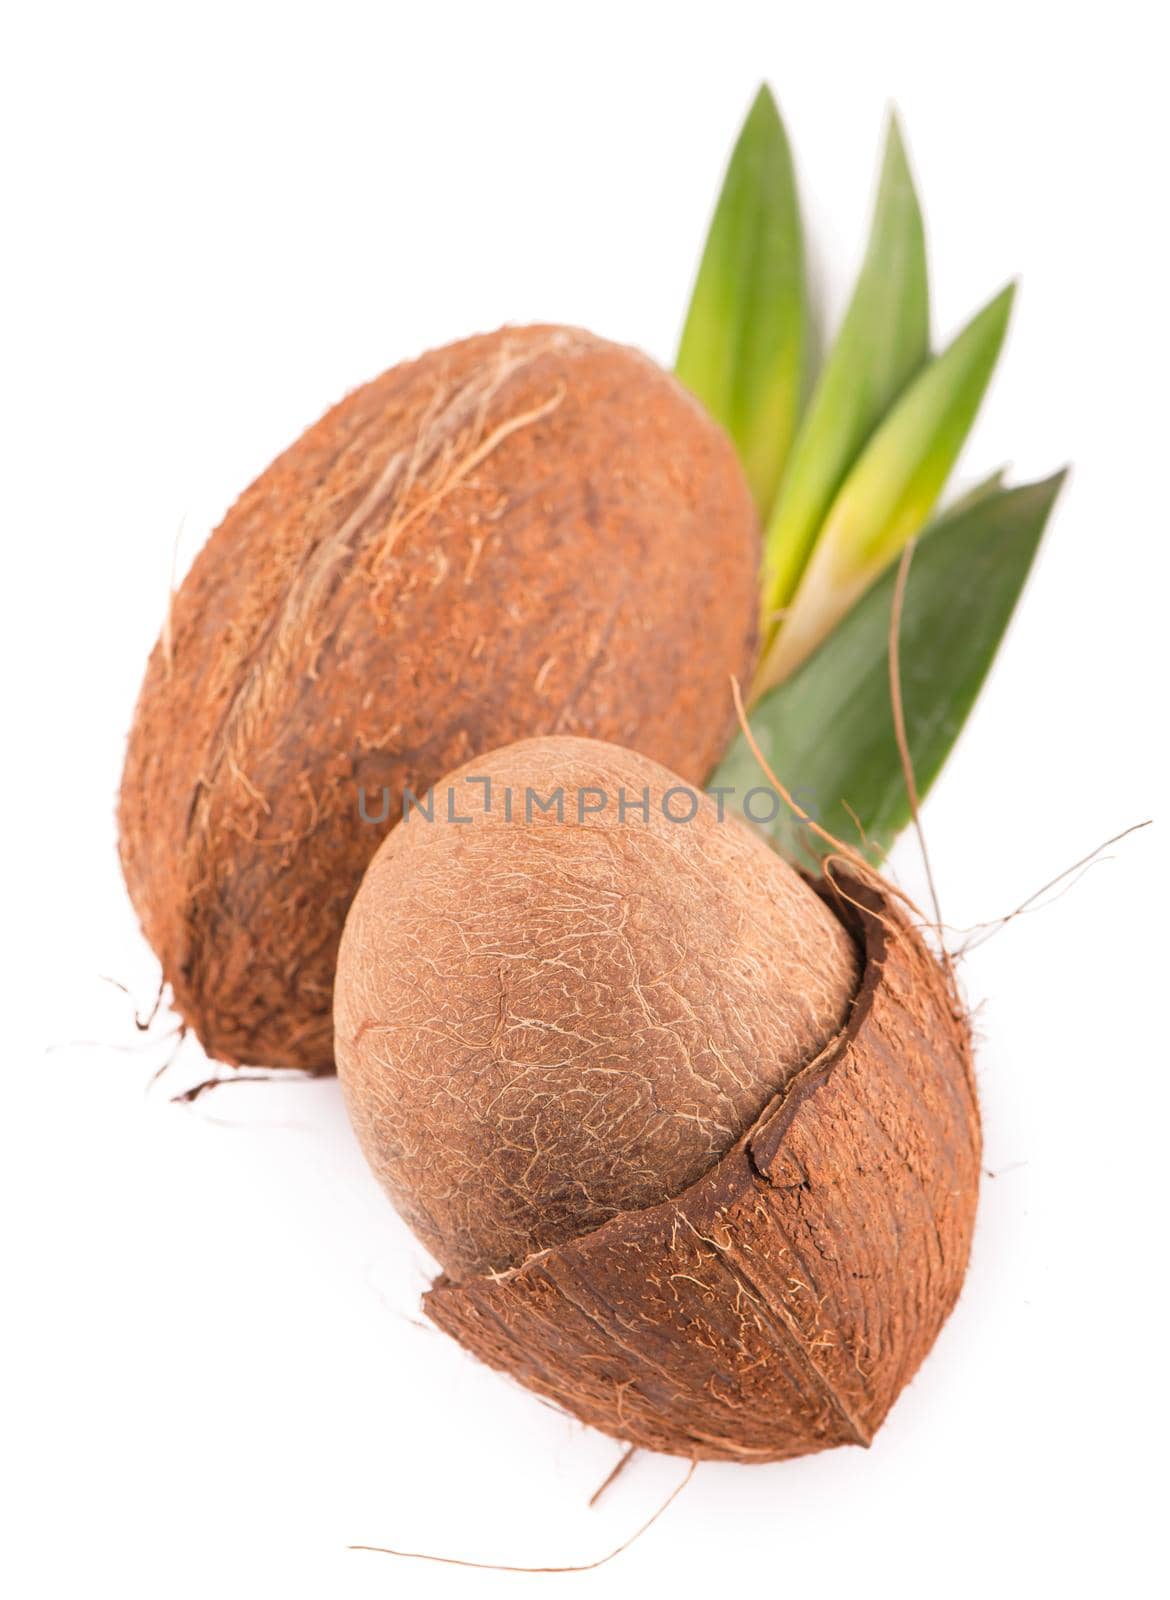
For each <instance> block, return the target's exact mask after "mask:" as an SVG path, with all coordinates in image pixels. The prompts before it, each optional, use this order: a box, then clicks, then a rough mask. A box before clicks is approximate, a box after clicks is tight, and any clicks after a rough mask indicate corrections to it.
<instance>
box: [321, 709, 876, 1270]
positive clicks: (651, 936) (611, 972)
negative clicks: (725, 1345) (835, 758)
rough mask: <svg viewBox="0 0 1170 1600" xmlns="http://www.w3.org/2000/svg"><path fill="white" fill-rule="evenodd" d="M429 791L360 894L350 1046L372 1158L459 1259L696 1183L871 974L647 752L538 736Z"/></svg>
mask: <svg viewBox="0 0 1170 1600" xmlns="http://www.w3.org/2000/svg"><path fill="white" fill-rule="evenodd" d="M449 796H450V797H452V801H453V803H449V799H448V797H449ZM664 800H665V802H666V803H665V806H664V803H663V802H664ZM542 806H543V807H545V808H546V809H542ZM433 809H434V815H435V820H434V821H430V822H429V821H427V820H426V817H425V816H423V815H422V814H420V813H417V812H412V814H411V815H410V816H409V817H408V819H407V820H406V821H405V822H403V823H401V824H400V825H399V826H398V827H397V828H396V829H395V830H394V832H393V833H392V834H391V835H390V837H389V838H388V839H387V840H386V841H385V843H384V844H383V845H382V847H381V849H380V850H379V852H378V854H377V856H376V857H375V858H374V860H373V862H372V863H371V865H370V868H369V870H368V871H367V873H366V876H365V878H364V880H363V882H362V886H361V888H360V889H359V891H358V894H357V897H356V899H355V901H354V904H353V906H352V908H351V910H350V914H349V918H348V920H347V922H346V926H345V934H344V937H343V939H342V945H341V953H340V957H339V963H338V972H337V989H336V999H335V1012H336V1025H337V1038H336V1058H337V1065H338V1070H339V1072H340V1073H341V1081H342V1088H343V1090H344V1093H345V1097H346V1103H347V1105H348V1106H349V1110H350V1115H351V1118H352V1120H353V1123H354V1127H355V1128H356V1130H357V1134H358V1138H359V1139H360V1141H361V1143H362V1147H363V1149H364V1150H365V1153H366V1156H367V1158H368V1159H369V1161H370V1163H371V1165H372V1166H373V1168H374V1171H375V1172H376V1174H377V1175H378V1177H379V1178H380V1179H381V1181H382V1183H383V1184H384V1186H385V1187H386V1189H387V1190H388V1191H389V1194H390V1196H391V1198H392V1199H393V1201H394V1203H395V1205H396V1206H397V1208H398V1210H399V1211H400V1212H401V1213H402V1214H403V1216H404V1217H405V1218H406V1219H407V1221H408V1222H409V1223H410V1224H411V1226H412V1227H413V1228H414V1230H415V1232H416V1233H417V1234H418V1235H419V1237H420V1238H421V1239H422V1240H423V1242H424V1243H425V1244H426V1245H427V1247H428V1248H429V1249H430V1250H431V1252H432V1254H433V1255H435V1257H436V1258H437V1259H438V1260H439V1261H441V1262H442V1264H443V1266H444V1267H445V1268H446V1270H447V1272H448V1273H449V1274H451V1275H452V1276H455V1277H459V1276H463V1275H465V1274H469V1273H482V1272H499V1271H503V1270H506V1269H508V1268H511V1267H515V1266H517V1265H518V1264H519V1263H520V1262H522V1261H523V1260H524V1259H525V1258H526V1257H528V1256H530V1255H532V1254H533V1253H534V1252H536V1251H540V1250H547V1249H548V1248H549V1247H550V1246H553V1245H557V1244H560V1243H562V1242H563V1241H565V1240H567V1239H573V1238H576V1237H577V1236H578V1235H580V1234H583V1233H587V1232H589V1231H590V1230H591V1229H594V1228H596V1227H598V1226H599V1225H600V1224H601V1223H603V1222H605V1221H606V1220H608V1219H609V1218H610V1217H613V1216H616V1215H618V1213H620V1212H623V1211H634V1210H640V1209H642V1208H643V1207H646V1206H652V1205H655V1204H657V1203H658V1202H659V1201H661V1200H664V1199H666V1198H667V1197H668V1196H669V1195H672V1194H677V1193H679V1192H680V1191H681V1190H682V1189H684V1188H686V1187H687V1186H688V1185H689V1184H691V1183H693V1182H694V1181H695V1180H696V1179H698V1178H700V1177H702V1175H703V1174H704V1173H705V1172H707V1171H709V1170H710V1169H711V1168H712V1167H713V1166H714V1165H715V1164H716V1163H717V1162H718V1161H719V1159H720V1157H721V1156H723V1155H724V1154H725V1153H726V1152H727V1151H728V1150H729V1149H730V1148H731V1146H732V1145H733V1144H734V1143H735V1141H736V1140H737V1139H738V1138H739V1136H740V1135H741V1134H742V1133H743V1132H744V1130H745V1129H746V1128H748V1127H750V1125H751V1124H752V1122H754V1120H755V1119H756V1117H757V1116H758V1115H759V1113H760V1111H761V1109H762V1108H763V1106H764V1105H765V1104H766V1103H767V1102H768V1100H769V1099H771V1097H772V1096H773V1095H774V1094H775V1093H776V1092H777V1091H778V1090H779V1089H780V1088H781V1087H782V1086H783V1085H784V1084H785V1083H787V1082H788V1081H789V1079H790V1078H791V1077H792V1076H793V1075H794V1074H795V1073H796V1072H798V1071H799V1070H800V1069H801V1068H802V1067H803V1066H805V1065H806V1064H807V1063H808V1062H809V1061H810V1060H812V1058H813V1057H814V1056H816V1055H817V1054H818V1052H819V1051H820V1050H821V1049H822V1048H823V1046H824V1045H825V1044H826V1042H827V1041H828V1040H830V1039H831V1038H833V1036H834V1035H835V1034H836V1033H837V1032H838V1031H839V1030H840V1028H841V1026H842V1024H843V1023H844V1020H845V1017H846V1015H847V1014H848V1011H849V1006H850V1002H851V1001H852V998H853V995H854V992H855V990H856V988H857V980H858V966H857V956H856V953H855V951H854V947H853V944H852V942H851V941H850V939H849V937H848V935H847V934H846V933H845V932H844V930H843V929H842V927H841V925H840V924H839V923H838V922H837V920H836V919H835V918H834V916H833V915H832V913H831V912H830V911H829V910H828V908H827V907H826V906H825V905H824V904H823V903H822V902H821V901H820V900H819V899H818V898H817V897H816V895H815V894H814V893H813V892H812V890H811V889H809V888H808V887H807V886H806V884H805V883H804V882H803V881H802V880H801V879H800V878H799V877H798V876H797V874H796V873H795V872H794V871H793V870H792V868H791V867H789V866H787V865H786V864H785V862H783V861H782V860H781V859H780V858H779V857H778V856H777V855H775V854H774V853H773V851H772V850H770V849H769V848H768V846H767V845H766V844H764V842H763V841H762V840H761V839H759V838H757V837H756V836H755V835H754V834H752V833H750V832H749V831H748V830H747V829H746V828H745V827H743V825H742V824H740V823H739V822H738V821H735V820H734V819H733V818H732V816H731V814H730V813H728V814H727V816H726V817H724V818H723V820H720V815H719V812H718V810H717V807H716V805H715V803H714V802H713V801H711V800H710V799H708V798H707V797H705V796H702V795H699V794H698V793H697V792H696V791H694V790H693V789H690V788H689V787H687V786H685V785H682V784H681V783H680V780H679V778H678V777H676V776H675V775H674V774H672V773H671V772H669V771H667V770H666V769H665V768H664V767H662V766H659V765H658V763H656V762H653V761H650V760H648V759H646V758H645V757H644V756H640V755H636V754H634V753H633V752H632V751H629V750H622V749H619V748H617V747H616V746H614V745H611V744H602V743H600V742H597V741H590V740H583V739H570V738H558V739H535V740H526V741H522V742H520V743H518V744H515V745H512V746H511V747H510V748H509V749H506V750H500V751H496V752H495V753H494V754H493V755H489V756H486V757H481V758H480V759H479V760H478V761H476V762H475V763H473V764H472V765H471V766H469V767H465V768H463V769H461V770H460V771H458V772H455V773H453V774H452V775H451V776H450V777H449V778H448V779H446V780H444V782H443V783H442V784H441V785H440V787H439V791H438V794H437V795H436V804H435V806H434V808H433ZM452 813H454V814H457V815H459V816H462V817H465V818H466V819H467V820H466V821H465V822H464V823H462V824H456V825H452V824H451V823H450V822H449V821H448V820H447V818H448V817H449V816H450V815H451V814H452Z"/></svg>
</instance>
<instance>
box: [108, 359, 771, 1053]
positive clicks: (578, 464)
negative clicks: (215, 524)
mask: <svg viewBox="0 0 1170 1600" xmlns="http://www.w3.org/2000/svg"><path fill="white" fill-rule="evenodd" d="M757 561H758V529H757V525H756V518H755V513H754V511H753V509H752V505H751V500H750V495H749V493H748V490H747V487H746V484H745V483H744V481H743V477H742V474H741V472H740V469H739V466H738V463H737V462H736V459H735V455H734V452H733V450H732V447H731V445H730V444H729V442H728V441H727V439H726V438H725V436H724V435H723V434H722V433H721V432H720V430H718V429H717V428H716V427H715V425H714V424H713V423H711V422H710V420H709V419H708V418H707V417H706V415H705V414H704V413H703V411H702V410H701V408H700V407H699V406H698V404H697V403H696V402H695V401H693V400H692V399H691V398H690V397H689V396H688V395H687V394H686V393H685V392H684V391H683V390H682V389H681V387H680V386H679V385H678V384H677V383H676V382H675V381H674V379H673V378H672V377H670V376H669V375H668V374H666V373H664V372H662V371H661V370H660V369H659V368H658V367H657V366H655V365H654V363H653V362H651V361H650V360H648V359H647V358H645V357H643V356H641V355H640V354H638V353H636V352H634V351H632V350H628V349H625V348H622V347H619V346H616V345H612V344H609V343H606V342H605V341H603V340H600V339H597V338H594V337H593V336H591V335H590V334H587V333H584V332H581V331H578V330H573V329H564V328H555V327H534V328H521V329H504V330H502V331H500V332H499V333H496V334H490V335H484V336H481V337H477V338H473V339H468V340H466V341H464V342H462V343H460V344H456V345H452V346H449V347H448V348H446V349H443V350H437V351H433V352H431V353H430V354H428V355H425V356H423V357H422V358H421V359H419V360H417V361H413V362H408V363H406V364H404V365H402V366H399V367H395V368H394V369H393V370H391V371H390V372H387V373H385V374H384V375H383V376H382V377H380V378H378V379H376V380H375V381H374V382H372V383H369V384H367V385H366V386H365V387H364V388H361V389H358V390H357V391H355V392H354V393H353V394H351V395H349V396H348V398H346V399H345V400H343V401H342V402H341V404H340V405H338V406H336V407H334V409H333V410H332V411H330V412H329V413H328V414H327V415H326V416H325V417H324V418H323V419H322V420H321V421H320V422H319V423H317V424H316V426H314V427H312V428H310V429H309V431H308V432H307V433H306V434H304V435H303V436H302V438H300V439H299V440H298V441H297V442H296V443H295V444H294V445H293V446H292V447H291V448H290V449H289V450H288V451H286V452H285V454H284V455H282V456H281V457H280V458H279V459H278V460H277V461H275V462H274V463H273V465H272V466H271V467H269V468H268V470H267V471H266V472H264V473H263V474H262V475H261V477H260V478H258V479H257V481H256V482H255V483H254V484H253V485H252V486H251V488H249V489H248V490H247V491H246V492H245V493H244V495H243V496H242V497H241V498H240V500H239V501H238V502H237V503H236V505H235V506H234V507H233V508H232V510H231V511H230V512H229V513H228V515H227V517H226V519H225V520H224V522H223V523H222V524H221V526H220V527H219V528H218V529H217V530H216V532H215V533H214V534H213V535H212V537H211V539H210V541H209V542H208V544H207V546H206V547H205V548H204V550H203V551H202V552H201V554H200V555H199V556H198V558H197V559H196V561H195V563H194V565H193V567H192V569H191V572H190V574H189V576H188V577H187V579H186V581H185V582H184V583H183V585H182V587H181V588H180V590H179V592H178V593H177V594H176V595H175V596H174V599H173V604H172V608H171V612H170V615H169V616H168V618H167V623H166V627H165V628H164V632H163V637H162V638H161V639H160V641H159V644H158V646H157V647H156V649H155V651H154V653H153V655H152V657H151V661H150V664H149V667H148V670H147V675H146V680H145V683H144V685H143V688H142V693H141V696H140V699H139V704H138V708H137V712H136V715H135V719H134V725H133V729H132V732H131V735H130V742H129V749H128V753H127V760H126V768H125V775H124V779H123V786H122V795H121V804H120V811H119V823H120V834H121V854H122V863H123V869H124V871H125V875H126V880H127V884H128V886H129V888H130V892H131V896H132V898H133V900H134V904H135V906H136V908H137V911H138V914H139V916H140V919H141V921H142V925H143V928H144V931H145V933H146V935H147V937H148V939H149V940H150V942H151V944H152V945H153V947H154V949H155V951H156V953H157V954H158V956H159V959H160V962H161V964H162V968H163V974H164V977H165V979H166V980H167V982H169V983H170V985H171V986H172V989H173V993H174V999H175V1005H176V1007H177V1009H178V1011H179V1013H180V1015H181V1016H182V1018H183V1019H184V1021H185V1022H186V1023H187V1024H188V1025H189V1026H190V1027H191V1028H192V1029H193V1030H194V1031H195V1033H196V1034H197V1035H198V1037H199V1039H200V1041H201V1042H202V1044H203V1045H204V1047H205V1048H206V1049H207V1050H208V1051H209V1052H210V1053H211V1054H212V1055H214V1056H216V1057H218V1058H220V1059H222V1060H224V1061H227V1062H230V1063H234V1064H238V1063H251V1064H257V1065H266V1066H286V1067H300V1068H306V1069H310V1070H312V1069H321V1068H323V1067H327V1066H329V1064H330V1062H331V1033H332V1029H331V1022H330V1003H331V994H332V985H333V971H334V964H335V959H336V952H337V945H338V940H339V937H340V932H341V926H342V922H343V920H344V917H345V913H346V910H347V908H348V906H349V903H350V900H351V899H352V897H353V894H354V891H355V890H356V888H357V885H358V882H359V880H360V878H361V875H362V872H363V871H364V869H365V866H366V864H367V862H368V861H369V859H370V857H371V856H372V855H373V853H374V850H375V849H376V847H377V845H378V843H379V842H380V840H381V839H382V837H383V836H384V835H385V834H386V833H387V831H388V830H389V829H390V828H391V827H392V826H393V824H394V822H395V821H396V820H397V817H398V815H399V808H400V801H401V796H402V793H403V790H404V789H405V788H410V789H412V790H414V791H415V792H417V793H419V794H421V793H422V792H423V791H425V789H426V788H427V787H428V786H429V785H430V784H431V783H433V782H434V781H435V780H436V779H437V778H438V777H440V776H441V774H442V773H444V772H446V771H448V770H450V769H451V768H452V767H454V766H456V765H458V764H459V763H460V762H462V761H466V760H469V759H471V758H472V757H474V756H476V755H477V754H478V753H480V752H482V751H486V750H490V749H493V748H495V747H497V746H499V745H502V744H507V743H508V742H510V741H511V740H513V739H516V738H518V737H523V736H525V735H529V734H535V733H550V734H551V733H561V732H564V733H579V734H588V735H598V736H602V737H605V738H609V739H614V740H619V741H621V742H622V743H623V744H628V745H631V746H633V747H635V748H637V749H640V750H643V751H645V752H646V753H647V754H649V755H651V756H654V757H656V758H657V759H659V760H662V761H664V762H666V763H668V764H669V765H670V766H671V767H672V768H673V769H674V770H676V771H677V772H679V773H681V774H682V775H683V776H685V777H687V778H688V779H691V780H694V781H699V780H701V779H702V778H703V777H704V776H705V775H706V774H707V772H708V771H709V770H710V769H711V767H712V766H713V765H714V763H715V762H716V760H717V759H718V757H719V756H720V755H721V753H722V750H723V747H724V745H725V743H726V740H727V737H728V734H729V731H730V728H731V724H732V707H731V701H730V697H729V694H728V690H727V683H728V677H729V675H730V674H738V675H745V674H747V673H749V672H750V670H751V666H752V662H753V658H754V651H755V611H756V603H757V602H756V569H757ZM384 789H385V790H387V791H388V792H389V805H388V806H387V808H386V815H385V818H384V819H383V820H381V821H379V822H369V821H363V820H362V818H361V817H360V815H359V804H358V800H359V792H360V791H361V790H364V791H365V794H366V806H367V814H368V815H369V816H372V817H374V818H378V817H379V816H380V813H381V810H382V798H383V797H382V791H383V790H384Z"/></svg>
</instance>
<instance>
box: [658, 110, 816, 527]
mask: <svg viewBox="0 0 1170 1600" xmlns="http://www.w3.org/2000/svg"><path fill="white" fill-rule="evenodd" d="M805 339H806V332H805V297H804V248H803V244H802V242H801V230H800V211H799V207H798V204H797V198H796V175H795V173H794V171H793V167H792V153H791V151H790V149H789V146H788V138H787V135H786V134H785V132H784V124H783V123H782V122H781V120H780V113H779V111H778V110H777V108H776V102H775V100H774V99H773V98H772V93H771V91H770V90H769V88H768V87H767V85H766V84H765V85H764V86H763V87H762V88H761V89H760V92H759V94H758V95H757V96H756V99H755V102H754V104H753V105H752V108H751V110H750V111H749V112H748V115H747V119H746V121H745V122H744V125H743V129H742V131H741V133H740V135H739V139H738V140H737V142H736V146H735V149H734V151H733V152H732V156H731V161H730V163H729V165H728V168H727V175H726V177H725V178H724V180H723V188H722V190H721V192H720V195H719V200H718V203H717V205H716V207H715V216H714V218H713V219H712V222H711V229H710V232H709V233H708V235H707V243H706V247H705V249H704V251H703V259H702V261H701V263H700V265H699V273H698V277H697V279H696V281H695V288H694V293H693V294H692V296H691V304H690V310H689V311H688V313H687V319H686V324H685V326H684V328H683V335H682V341H681V343H680V345H679V351H678V360H677V362H676V363H675V371H676V373H677V375H678V377H679V378H680V379H681V381H682V382H683V383H685V384H686V386H687V388H688V389H690V390H691V391H692V392H693V393H694V394H696V395H697V396H698V397H699V399H700V400H702V401H703V403H704V405H706V407H707V409H708V410H709V411H710V413H711V415H712V416H713V417H714V418H715V419H716V421H718V422H721V423H722V424H723V426H724V427H725V428H726V429H727V431H728V433H729V434H730V435H731V437H732V439H733V440H734V441H735V445H736V448H737V449H738V451H739V456H740V460H741V461H742V463H743V467H744V472H745V474H746V475H747V480H748V482H749V484H750V485H751V489H752V493H753V495H754V496H755V499H756V504H757V506H758V507H759V509H760V514H761V516H763V515H766V514H767V512H768V510H769V509H770V507H771V504H772V501H773V499H774V498H775V494H776V486H777V484H778V483H779V481H780V474H781V472H782V471H783V468H784V462H785V459H786V457H787V455H788V447H789V444H790V442H791V439H792V434H793V431H794V429H795V427H796V419H797V416H798V414H799V410H800V398H801V384H802V380H803V372H804V361H805Z"/></svg>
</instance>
